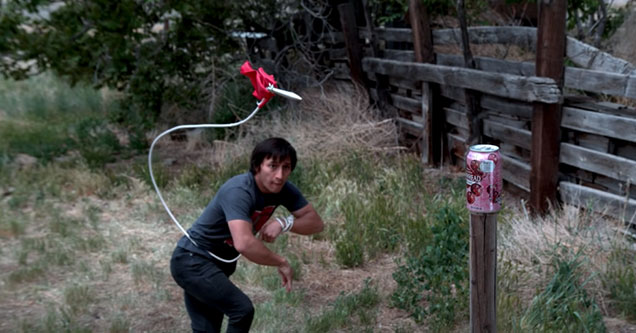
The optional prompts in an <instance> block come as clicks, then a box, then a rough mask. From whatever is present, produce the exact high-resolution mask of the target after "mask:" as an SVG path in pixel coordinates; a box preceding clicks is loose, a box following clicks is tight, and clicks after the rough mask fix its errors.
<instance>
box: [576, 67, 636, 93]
mask: <svg viewBox="0 0 636 333" xmlns="http://www.w3.org/2000/svg"><path fill="white" fill-rule="evenodd" d="M634 84H636V76H631V75H623V74H616V73H607V72H599V71H594V70H589V69H579V68H574V67H567V68H566V69H565V86H566V87H569V88H573V89H579V90H583V91H591V92H595V93H600V94H607V95H613V96H624V97H628V98H636V85H634Z"/></svg>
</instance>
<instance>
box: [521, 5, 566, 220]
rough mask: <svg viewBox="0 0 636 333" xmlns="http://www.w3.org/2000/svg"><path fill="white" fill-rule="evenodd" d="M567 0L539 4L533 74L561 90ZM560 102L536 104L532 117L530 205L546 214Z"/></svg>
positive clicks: (555, 166) (552, 193) (554, 173)
mask: <svg viewBox="0 0 636 333" xmlns="http://www.w3.org/2000/svg"><path fill="white" fill-rule="evenodd" d="M566 8H567V1H566V0H551V1H550V0H542V1H539V27H538V28H537V60H536V75H537V76H543V77H549V78H552V79H554V80H555V81H556V82H557V85H558V86H559V88H561V89H562V87H563V72H564V68H563V65H564V57H565V42H566V39H565V15H566ZM561 109H562V105H561V103H555V104H545V103H536V104H535V105H534V112H533V114H532V151H531V157H530V159H531V167H532V170H531V172H530V205H531V207H532V208H533V210H534V211H535V212H537V213H545V212H546V211H547V209H548V207H549V204H548V201H554V200H556V192H557V180H558V172H559V147H560V141H561Z"/></svg>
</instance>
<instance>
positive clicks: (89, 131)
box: [75, 118, 122, 169]
mask: <svg viewBox="0 0 636 333" xmlns="http://www.w3.org/2000/svg"><path fill="white" fill-rule="evenodd" d="M75 134H76V136H77V138H76V140H77V149H78V150H79V152H80V154H81V155H82V157H83V158H84V160H85V161H86V164H87V165H88V166H89V167H90V168H92V169H97V168H101V167H103V166H104V165H105V164H106V163H109V162H113V161H115V156H116V154H118V153H120V152H121V151H122V146H121V145H120V144H119V140H118V139H117V137H116V136H115V134H114V133H113V131H111V130H110V129H108V127H107V126H106V124H105V123H104V121H103V120H99V119H97V118H87V119H84V120H82V121H80V122H79V123H78V124H77V126H76V127H75Z"/></svg>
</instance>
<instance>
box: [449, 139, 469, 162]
mask: <svg viewBox="0 0 636 333" xmlns="http://www.w3.org/2000/svg"><path fill="white" fill-rule="evenodd" d="M446 137H447V138H448V148H449V149H448V150H449V151H450V152H451V154H452V155H454V156H455V157H458V158H460V159H461V160H462V161H463V160H464V159H465V158H466V139H465V138H464V137H462V136H460V135H457V134H452V133H448V134H447V135H446ZM461 166H462V167H463V166H464V165H461Z"/></svg>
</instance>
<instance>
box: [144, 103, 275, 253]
mask: <svg viewBox="0 0 636 333" xmlns="http://www.w3.org/2000/svg"><path fill="white" fill-rule="evenodd" d="M264 101H265V99H264V98H263V99H262V100H261V101H260V102H259V103H257V104H256V109H254V111H252V113H251V114H250V115H249V116H248V117H247V118H245V119H243V120H241V121H238V122H235V123H230V124H199V125H180V126H176V127H173V128H171V129H169V130H166V131H164V132H163V133H161V134H159V135H158V136H157V137H156V138H155V139H154V140H153V141H152V144H151V145H150V151H148V171H149V172H150V180H151V181H152V185H153V186H154V187H155V191H156V192H157V195H158V196H159V200H161V203H162V204H163V207H164V208H165V209H166V211H167V212H168V215H170V218H171V219H172V221H174V223H175V224H176V225H177V228H179V230H181V232H183V234H184V235H185V236H186V237H188V239H189V240H190V241H191V242H192V244H194V245H195V246H198V245H197V243H196V242H195V241H194V240H193V239H192V238H191V237H190V235H188V232H187V231H186V230H185V229H184V228H183V227H182V226H181V224H179V221H177V218H176V217H174V215H173V214H172V211H171V210H170V208H168V205H167V204H166V201H165V200H163V196H162V195H161V191H159V186H157V182H156V181H155V176H154V174H153V173H152V149H153V148H154V147H155V144H156V143H157V141H159V139H160V138H161V137H162V136H164V135H166V134H168V133H171V132H174V131H176V130H180V129H188V128H226V127H235V126H239V125H241V124H243V123H244V122H246V121H248V120H250V119H251V118H252V117H253V116H254V115H255V114H256V112H258V110H260V109H261V105H262V104H263V102H264ZM208 253H209V254H210V255H211V256H212V257H214V258H215V259H216V260H219V261H222V262H226V263H232V262H235V261H237V260H238V259H239V258H240V257H241V254H239V255H238V256H237V257H236V258H234V259H229V260H228V259H223V258H220V257H218V256H216V255H215V254H214V253H212V252H210V251H208Z"/></svg>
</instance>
